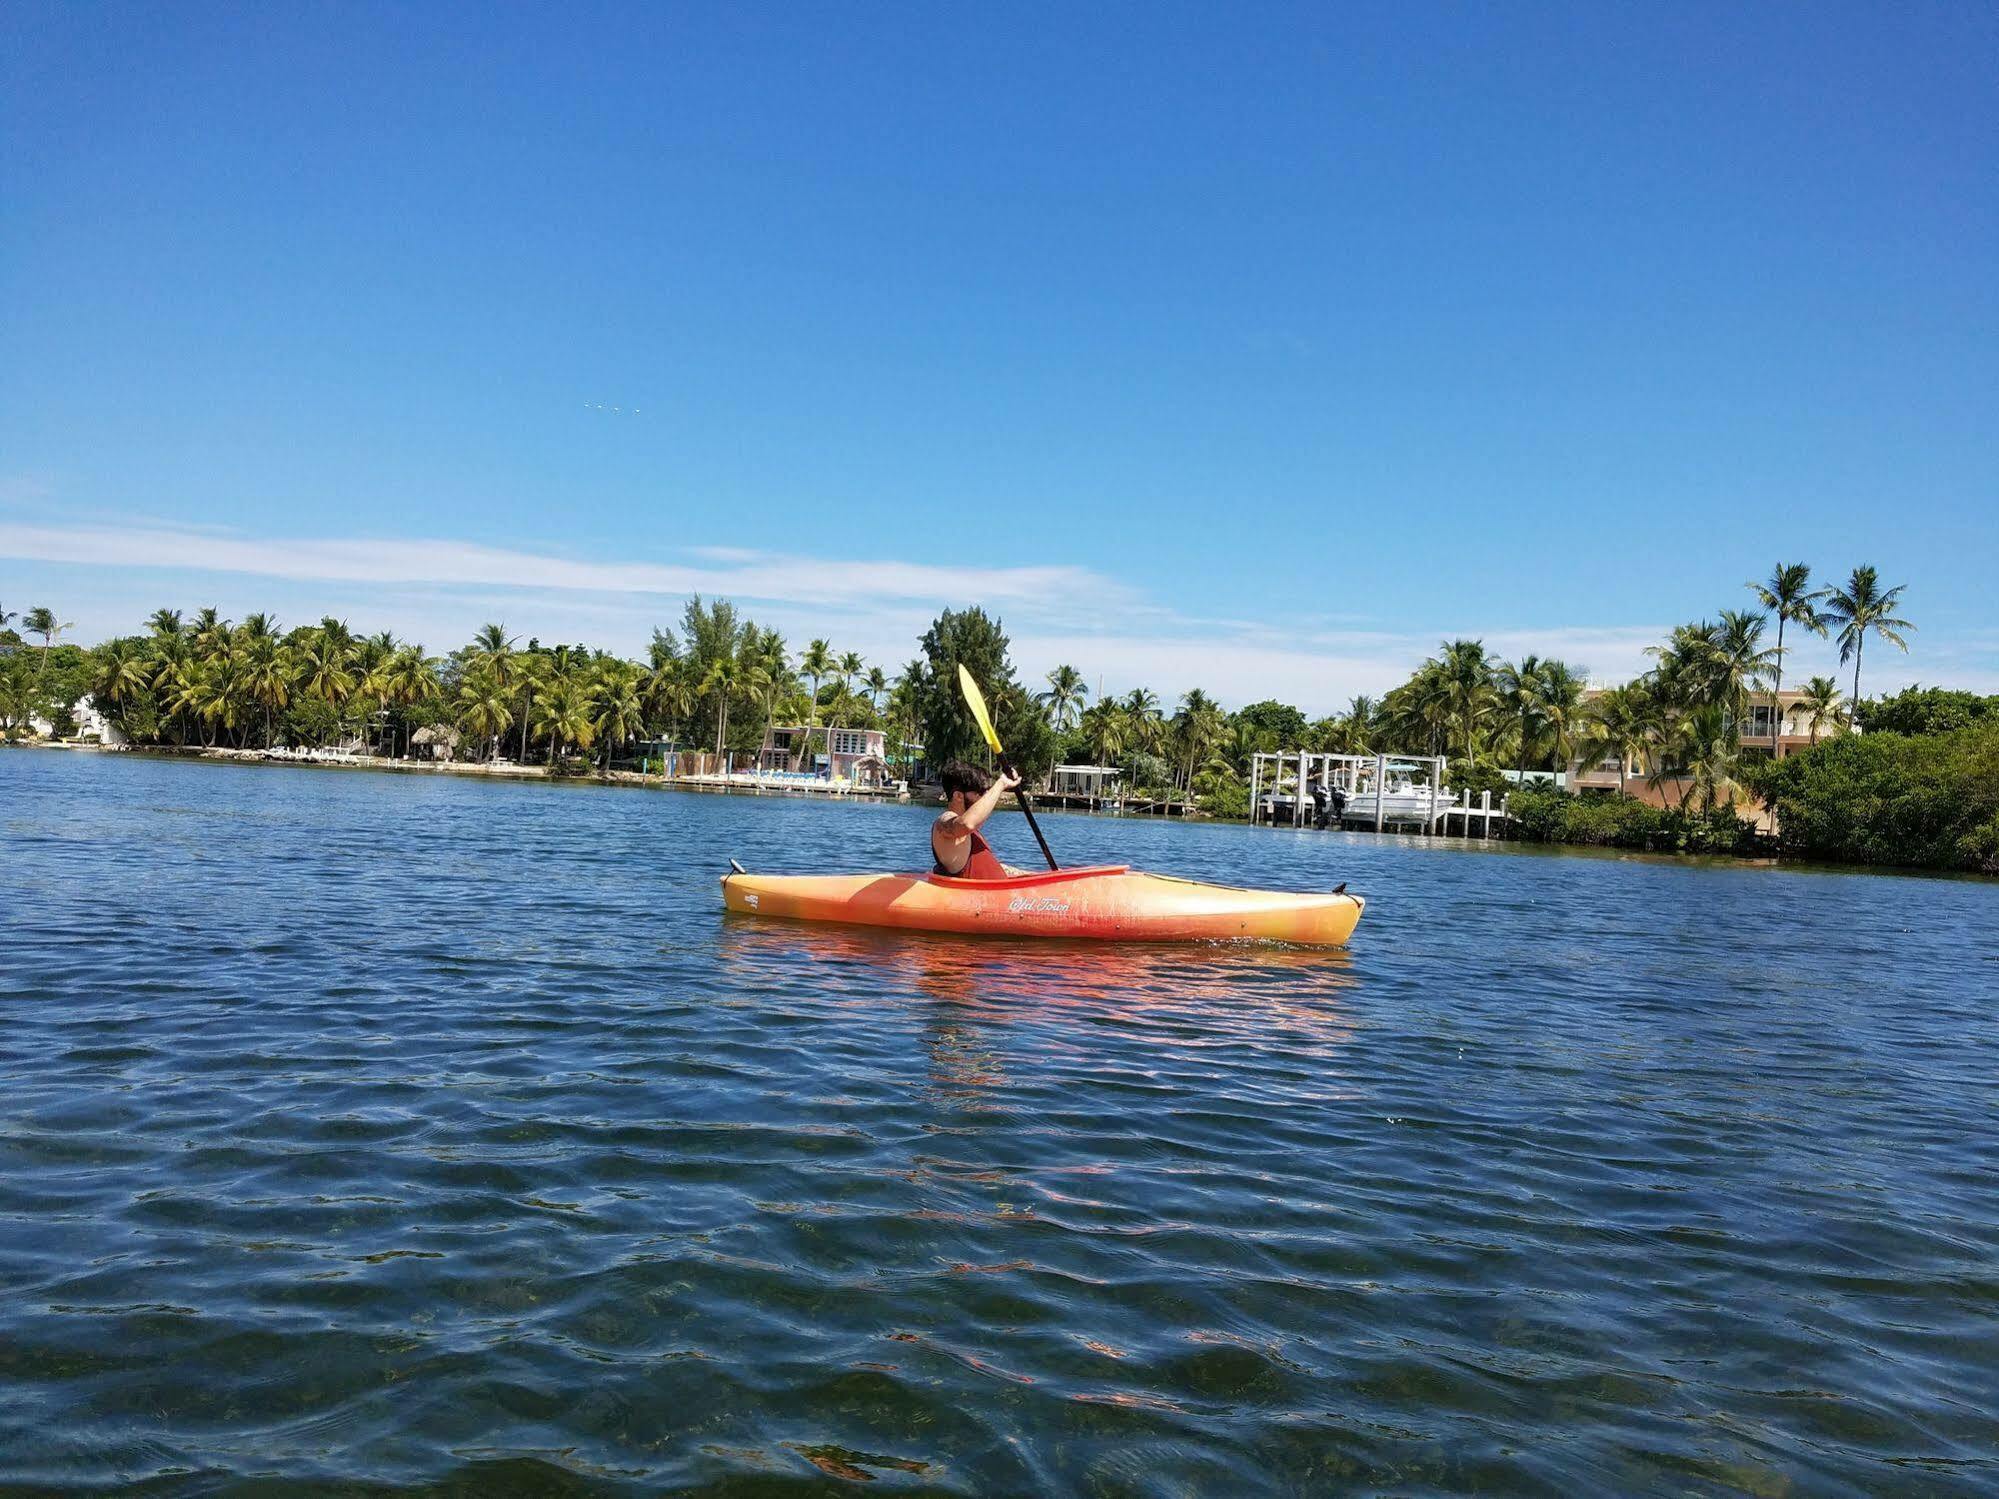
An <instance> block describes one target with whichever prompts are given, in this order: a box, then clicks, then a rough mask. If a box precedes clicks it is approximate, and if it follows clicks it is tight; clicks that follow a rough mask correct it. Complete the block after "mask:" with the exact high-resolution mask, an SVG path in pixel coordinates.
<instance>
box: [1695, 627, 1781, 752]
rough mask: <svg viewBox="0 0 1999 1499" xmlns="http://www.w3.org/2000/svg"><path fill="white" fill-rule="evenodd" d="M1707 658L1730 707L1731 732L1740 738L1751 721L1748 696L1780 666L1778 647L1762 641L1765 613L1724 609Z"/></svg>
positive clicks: (1721, 696) (1722, 696)
mask: <svg viewBox="0 0 1999 1499" xmlns="http://www.w3.org/2000/svg"><path fill="white" fill-rule="evenodd" d="M1708 660H1709V662H1710V664H1711V667H1712V670H1713V672H1714V681H1715V690H1716V692H1717V694H1718V695H1719V697H1720V698H1721V700H1722V702H1723V703H1724V704H1725V705H1726V706H1727V708H1728V716H1729V726H1728V731H1729V732H1730V733H1731V734H1733V735H1734V736H1735V737H1736V738H1737V739H1738V740H1740V739H1741V737H1742V729H1743V726H1744V725H1745V724H1746V723H1747V722H1748V721H1749V699H1750V696H1751V694H1752V693H1753V692H1754V690H1755V689H1756V688H1758V687H1760V686H1762V685H1763V684H1764V683H1766V682H1768V681H1769V680H1770V677H1771V673H1772V672H1774V671H1775V670H1776V668H1777V660H1778V656H1777V653H1776V651H1775V650H1773V649H1772V648H1771V647H1769V646H1766V645H1765V644H1763V616H1762V615H1760V614H1752V613H1750V612H1748V611H1747V610H1742V609H1724V610H1722V611H1721V619H1720V621H1719V622H1718V623H1717V624H1716V625H1715V629H1714V638H1713V643H1712V645H1711V647H1710V650H1709V655H1708Z"/></svg>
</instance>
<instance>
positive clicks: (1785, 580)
mask: <svg viewBox="0 0 1999 1499" xmlns="http://www.w3.org/2000/svg"><path fill="white" fill-rule="evenodd" d="M1811 582H1812V570H1811V568H1810V566H1809V565H1807V564H1806V563H1803V562H1780V563H1778V564H1777V565H1776V566H1775V567H1773V568H1771V569H1770V577H1769V579H1768V580H1767V581H1765V582H1762V583H1750V584H1746V585H1745V586H1746V587H1747V588H1748V589H1749V591H1750V592H1751V593H1753V594H1755V595H1756V602H1757V603H1759V604H1761V605H1762V606H1763V607H1764V608H1765V609H1766V610H1768V611H1769V612H1770V613H1771V614H1772V615H1774V616H1775V617H1776V620H1777V657H1776V660H1775V661H1774V662H1773V663H1772V664H1771V668H1770V753H1771V755H1772V756H1773V757H1775V758H1778V759H1781V758H1783V754H1784V735H1783V727H1782V725H1783V721H1784V705H1783V699H1784V650H1785V646H1784V626H1785V625H1787V624H1792V625H1797V626H1799V627H1800V628H1802V629H1806V630H1810V631H1811V632H1812V633H1813V634H1814V635H1817V636H1819V637H1820V638H1821V639H1823V638H1824V636H1825V621H1824V620H1823V619H1821V618H1820V617H1819V610H1818V604H1819V600H1820V599H1822V598H1824V597H1825V595H1826V591H1825V590H1824V589H1823V588H1813V587H1812V586H1811Z"/></svg>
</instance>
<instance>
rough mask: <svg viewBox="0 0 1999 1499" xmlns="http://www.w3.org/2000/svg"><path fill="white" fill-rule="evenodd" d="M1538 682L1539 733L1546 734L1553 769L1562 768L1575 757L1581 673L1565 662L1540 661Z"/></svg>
mask: <svg viewBox="0 0 1999 1499" xmlns="http://www.w3.org/2000/svg"><path fill="white" fill-rule="evenodd" d="M1540 683H1541V703H1540V718H1541V723H1542V728H1543V732H1544V733H1545V734H1546V735H1547V736H1548V748H1549V749H1550V750H1552V751H1553V752H1554V757H1555V769H1557V770H1566V769H1567V768H1568V767H1569V766H1570V765H1571V764H1573V763H1574V761H1575V758H1576V733H1577V731H1578V730H1579V729H1580V728H1581V726H1582V715H1583V691H1584V688H1585V685H1586V682H1585V673H1584V670H1583V668H1581V667H1576V666H1571V665H1569V663H1568V662H1566V661H1555V660H1548V661H1543V662H1542V663H1541V672H1540Z"/></svg>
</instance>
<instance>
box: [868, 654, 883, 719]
mask: <svg viewBox="0 0 1999 1499" xmlns="http://www.w3.org/2000/svg"><path fill="white" fill-rule="evenodd" d="M867 688H868V706H869V707H870V708H872V709H874V713H875V717H876V718H880V717H881V711H882V694H883V693H885V692H887V691H888V673H887V672H885V671H883V670H882V669H881V668H880V667H879V666H870V667H869V668H868V681H867Z"/></svg>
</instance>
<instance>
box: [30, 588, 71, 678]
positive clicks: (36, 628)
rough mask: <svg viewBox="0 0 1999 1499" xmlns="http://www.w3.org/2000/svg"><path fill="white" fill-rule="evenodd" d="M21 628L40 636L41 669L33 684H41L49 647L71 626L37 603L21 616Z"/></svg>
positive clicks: (46, 667)
mask: <svg viewBox="0 0 1999 1499" xmlns="http://www.w3.org/2000/svg"><path fill="white" fill-rule="evenodd" d="M21 628H22V629H24V630H26V631H27V632H28V633H29V634H30V635H39V636H41V637H42V669H41V670H40V671H39V672H37V673H36V674H35V684H36V686H37V687H39V686H40V685H41V680H42V678H43V677H45V676H47V675H48V671H49V647H50V646H52V645H54V644H55V643H56V636H58V635H60V634H62V632H63V631H64V630H67V629H69V628H71V627H70V626H69V625H67V624H64V623H62V622H60V621H59V620H57V618H56V617H55V612H54V611H53V610H51V609H50V608H49V607H48V606H47V605H45V604H38V605H36V606H35V607H34V608H32V609H30V610H29V611H28V612H27V613H26V614H24V615H22V616H21Z"/></svg>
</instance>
